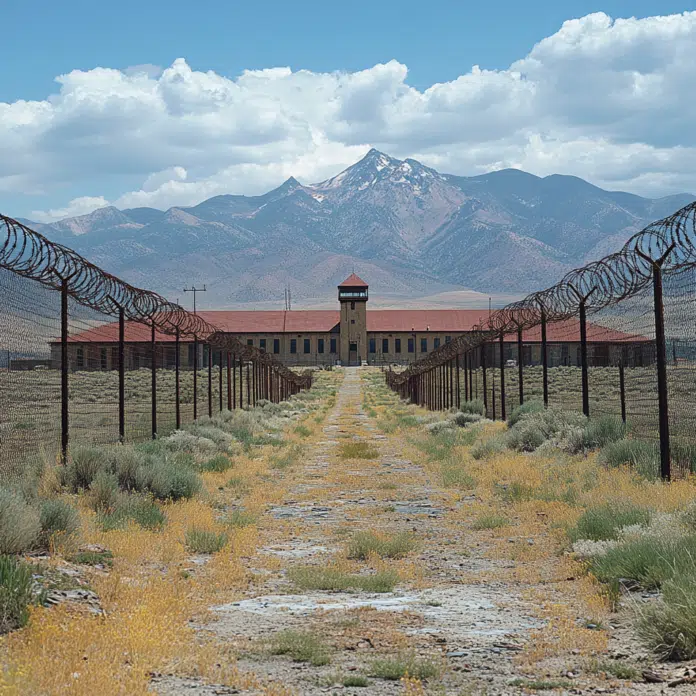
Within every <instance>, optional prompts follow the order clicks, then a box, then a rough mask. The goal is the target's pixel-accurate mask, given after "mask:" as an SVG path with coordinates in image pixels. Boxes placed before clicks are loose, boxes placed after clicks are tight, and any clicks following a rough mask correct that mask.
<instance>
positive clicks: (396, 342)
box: [394, 338, 401, 353]
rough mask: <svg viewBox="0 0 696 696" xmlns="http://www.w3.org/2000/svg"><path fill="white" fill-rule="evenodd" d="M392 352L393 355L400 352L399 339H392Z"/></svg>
mask: <svg viewBox="0 0 696 696" xmlns="http://www.w3.org/2000/svg"><path fill="white" fill-rule="evenodd" d="M394 352H395V353H400V352H401V339H400V338H395V339H394Z"/></svg>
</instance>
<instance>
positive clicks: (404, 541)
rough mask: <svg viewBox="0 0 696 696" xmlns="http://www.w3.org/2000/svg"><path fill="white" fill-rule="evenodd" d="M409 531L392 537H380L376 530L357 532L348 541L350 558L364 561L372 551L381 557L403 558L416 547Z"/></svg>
mask: <svg viewBox="0 0 696 696" xmlns="http://www.w3.org/2000/svg"><path fill="white" fill-rule="evenodd" d="M416 545H417V544H416V540H415V539H414V538H413V535H412V534H410V533H409V532H399V533H398V534H395V535H394V536H391V537H386V538H385V537H379V536H377V535H376V534H375V533H374V532H356V533H355V534H354V535H353V537H352V539H351V540H350V541H349V542H348V558H351V559H356V560H361V561H364V560H366V559H367V558H368V556H369V555H370V554H371V553H376V554H377V555H378V556H380V557H381V558H403V557H404V556H406V555H408V554H409V553H410V552H411V551H413V549H415V548H416Z"/></svg>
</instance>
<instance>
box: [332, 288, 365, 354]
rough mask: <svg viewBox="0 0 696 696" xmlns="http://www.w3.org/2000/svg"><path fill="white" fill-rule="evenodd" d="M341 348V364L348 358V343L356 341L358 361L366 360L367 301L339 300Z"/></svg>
mask: <svg viewBox="0 0 696 696" xmlns="http://www.w3.org/2000/svg"><path fill="white" fill-rule="evenodd" d="M340 329H341V349H340V353H339V355H340V359H341V363H342V364H343V365H347V364H348V362H349V360H350V344H351V343H356V344H357V348H358V357H357V360H358V363H360V362H362V361H363V360H367V301H366V300H343V301H342V302H341V323H340Z"/></svg>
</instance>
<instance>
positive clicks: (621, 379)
mask: <svg viewBox="0 0 696 696" xmlns="http://www.w3.org/2000/svg"><path fill="white" fill-rule="evenodd" d="M619 395H620V399H621V420H622V421H623V422H624V423H625V422H626V379H625V375H624V356H623V347H622V348H621V358H620V360H619Z"/></svg>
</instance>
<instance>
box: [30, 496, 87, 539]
mask: <svg viewBox="0 0 696 696" xmlns="http://www.w3.org/2000/svg"><path fill="white" fill-rule="evenodd" d="M39 519H40V522H41V540H42V543H43V545H44V546H46V547H47V546H48V545H49V543H50V540H51V538H52V537H53V536H54V535H56V534H63V535H65V536H71V535H73V534H75V533H76V532H77V530H78V529H79V528H80V516H79V514H78V512H77V510H76V509H75V508H74V507H73V506H72V505H70V504H69V503H66V502H65V501H64V500H44V501H43V502H42V503H41V508H40V511H39Z"/></svg>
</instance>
